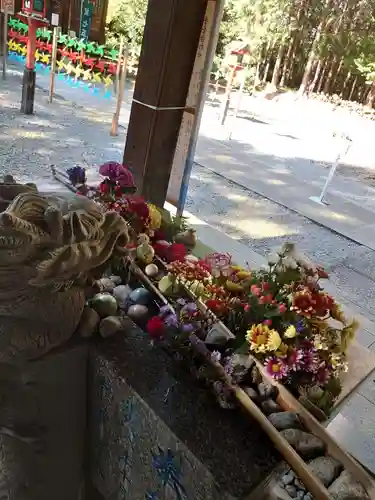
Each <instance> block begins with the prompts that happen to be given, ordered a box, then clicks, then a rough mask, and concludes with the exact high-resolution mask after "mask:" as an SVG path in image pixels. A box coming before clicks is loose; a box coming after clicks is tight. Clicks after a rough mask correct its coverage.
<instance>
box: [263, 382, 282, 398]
mask: <svg viewBox="0 0 375 500" xmlns="http://www.w3.org/2000/svg"><path fill="white" fill-rule="evenodd" d="M258 392H259V396H260V397H261V398H264V399H268V398H271V399H276V397H277V395H278V390H277V388H276V387H275V386H274V385H272V384H270V383H269V382H261V383H260V384H259V385H258Z"/></svg>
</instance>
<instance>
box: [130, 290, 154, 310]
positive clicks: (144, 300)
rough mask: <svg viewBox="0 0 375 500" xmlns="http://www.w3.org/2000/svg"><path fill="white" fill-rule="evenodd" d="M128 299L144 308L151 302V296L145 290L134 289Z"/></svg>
mask: <svg viewBox="0 0 375 500" xmlns="http://www.w3.org/2000/svg"><path fill="white" fill-rule="evenodd" d="M129 299H130V300H131V301H132V302H134V303H135V304H139V305H142V306H146V305H147V304H149V303H150V301H151V294H150V292H149V291H148V290H146V288H142V287H140V288H136V289H135V290H133V291H132V293H131V294H130V295H129Z"/></svg>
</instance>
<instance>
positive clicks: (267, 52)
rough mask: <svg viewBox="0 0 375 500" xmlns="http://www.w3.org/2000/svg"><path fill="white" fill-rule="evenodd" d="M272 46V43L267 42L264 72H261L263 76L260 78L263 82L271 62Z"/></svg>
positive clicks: (265, 80)
mask: <svg viewBox="0 0 375 500" xmlns="http://www.w3.org/2000/svg"><path fill="white" fill-rule="evenodd" d="M273 47H274V44H273V43H271V42H269V44H268V46H267V50H266V56H265V59H266V65H265V67H264V73H263V78H262V83H263V84H265V83H267V76H268V71H269V69H270V64H271V57H272V49H273Z"/></svg>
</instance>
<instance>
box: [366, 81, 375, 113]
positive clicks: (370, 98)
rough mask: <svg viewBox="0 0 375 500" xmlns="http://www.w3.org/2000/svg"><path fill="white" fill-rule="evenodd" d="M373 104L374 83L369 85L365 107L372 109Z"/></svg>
mask: <svg viewBox="0 0 375 500" xmlns="http://www.w3.org/2000/svg"><path fill="white" fill-rule="evenodd" d="M374 102H375V81H374V82H372V83H371V87H370V90H369V93H368V94H367V98H366V106H369V107H370V108H372V107H374Z"/></svg>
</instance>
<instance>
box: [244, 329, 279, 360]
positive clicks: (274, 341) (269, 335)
mask: <svg viewBox="0 0 375 500" xmlns="http://www.w3.org/2000/svg"><path fill="white" fill-rule="evenodd" d="M246 340H247V341H248V342H249V344H250V349H251V350H252V351H255V352H259V353H265V352H268V351H276V350H277V349H278V348H279V347H280V344H281V338H280V335H279V334H278V333H277V331H276V330H270V329H269V328H268V326H267V325H264V324H262V323H259V324H258V325H253V326H252V327H251V328H250V330H248V331H247V334H246Z"/></svg>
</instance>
